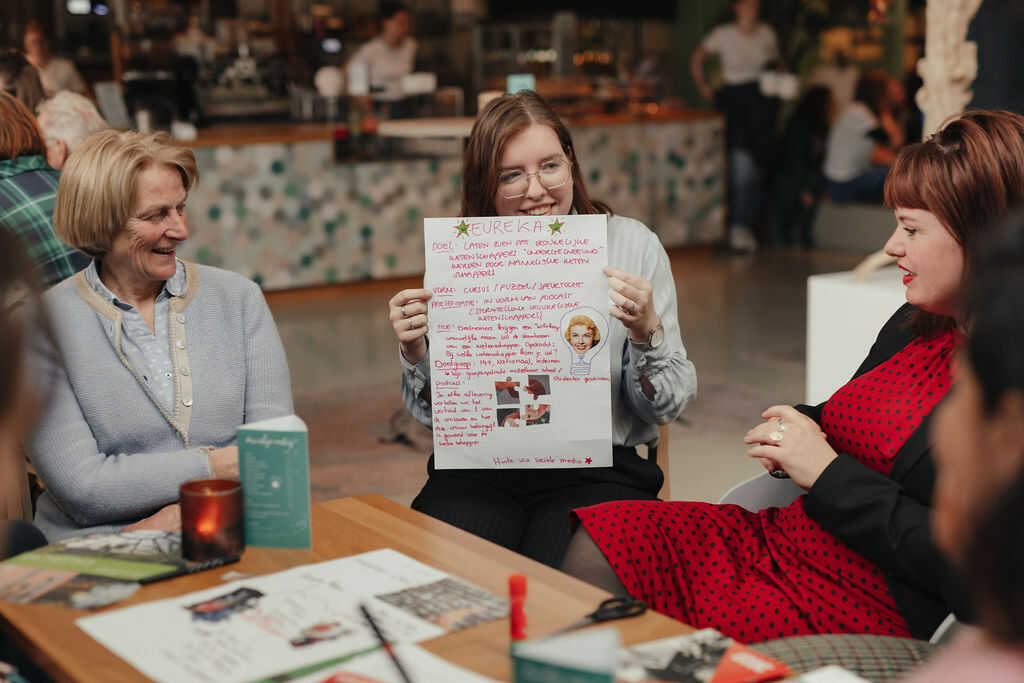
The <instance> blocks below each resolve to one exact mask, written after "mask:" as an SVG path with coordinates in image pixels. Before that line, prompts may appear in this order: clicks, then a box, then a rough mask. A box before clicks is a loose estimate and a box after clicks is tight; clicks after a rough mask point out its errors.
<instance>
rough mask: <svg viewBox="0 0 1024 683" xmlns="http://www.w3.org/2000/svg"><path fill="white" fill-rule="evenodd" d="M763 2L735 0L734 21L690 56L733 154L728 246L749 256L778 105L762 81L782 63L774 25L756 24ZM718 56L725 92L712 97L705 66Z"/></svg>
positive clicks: (693, 71) (717, 30)
mask: <svg viewBox="0 0 1024 683" xmlns="http://www.w3.org/2000/svg"><path fill="white" fill-rule="evenodd" d="M760 8H761V2H760V0H732V9H733V12H734V13H735V15H736V21H734V22H731V23H728V24H722V25H721V26H717V27H716V28H715V29H714V30H712V31H711V33H709V34H708V35H707V36H706V37H705V38H704V40H703V42H701V44H700V45H699V46H698V47H697V49H696V50H694V52H693V55H692V56H691V57H690V73H691V74H692V75H693V81H694V83H695V84H696V86H697V90H699V91H700V93H701V95H703V96H704V97H705V98H706V99H708V100H713V101H714V103H715V108H716V109H718V110H719V111H720V112H722V113H723V114H725V130H726V148H727V150H728V153H729V157H728V167H729V195H728V196H729V241H730V244H731V246H733V248H735V249H739V250H742V251H750V250H752V249H754V248H756V246H757V242H756V240H755V238H754V236H753V230H754V229H755V228H756V226H757V224H758V213H759V209H760V203H761V184H762V179H763V177H764V169H765V168H766V163H767V161H768V158H769V157H770V155H771V143H772V140H773V138H774V132H775V122H776V116H777V114H778V106H777V103H776V102H775V101H773V100H771V99H769V98H767V97H765V96H764V95H763V94H762V93H761V91H760V89H759V87H758V78H759V76H760V74H761V72H762V71H764V69H765V67H767V66H768V65H769V64H771V63H772V62H777V61H779V46H778V40H777V39H776V37H775V31H774V30H773V29H772V27H771V26H768V25H767V24H764V23H761V22H760V21H759V20H758V12H759V11H760ZM711 54H715V55H718V56H719V57H720V58H721V61H722V81H723V84H722V87H720V88H719V89H718V90H717V91H715V92H713V91H712V90H711V87H710V86H709V85H708V83H707V80H706V79H705V77H704V62H705V60H706V59H707V57H708V55H711Z"/></svg>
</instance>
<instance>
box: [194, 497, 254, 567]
mask: <svg viewBox="0 0 1024 683" xmlns="http://www.w3.org/2000/svg"><path fill="white" fill-rule="evenodd" d="M179 495H180V498H179V503H180V504H181V554H182V557H184V558H185V559H186V560H192V561H195V562H206V561H209V560H221V559H227V558H230V557H236V556H238V555H241V554H242V551H243V550H245V520H244V518H243V516H242V484H241V483H239V482H238V480H236V479H198V480H196V481H187V482H185V483H184V484H182V485H181V488H180V489H179Z"/></svg>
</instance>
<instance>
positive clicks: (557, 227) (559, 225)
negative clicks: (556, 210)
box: [548, 220, 565, 235]
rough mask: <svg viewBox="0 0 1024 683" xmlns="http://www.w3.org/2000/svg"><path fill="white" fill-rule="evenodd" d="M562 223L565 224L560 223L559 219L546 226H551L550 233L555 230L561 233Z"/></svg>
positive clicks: (553, 232)
mask: <svg viewBox="0 0 1024 683" xmlns="http://www.w3.org/2000/svg"><path fill="white" fill-rule="evenodd" d="M563 225H565V223H562V222H561V221H558V220H556V221H555V222H554V223H552V224H551V225H549V226H548V227H549V228H551V234H552V235H554V234H555V233H556V232H557V233H558V234H562V226H563Z"/></svg>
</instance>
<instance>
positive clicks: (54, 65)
mask: <svg viewBox="0 0 1024 683" xmlns="http://www.w3.org/2000/svg"><path fill="white" fill-rule="evenodd" d="M22 42H23V46H24V48H25V58H26V59H27V60H28V61H29V63H30V64H31V65H32V66H34V67H35V68H36V70H38V71H39V80H40V81H42V84H43V91H44V92H45V93H46V96H47V97H53V96H54V95H55V94H57V93H58V92H60V91H61V90H70V91H72V92H77V93H84V92H86V85H85V80H84V79H83V78H82V75H81V74H80V73H78V69H76V68H75V65H74V63H72V61H71V60H70V59H66V58H64V57H58V56H56V55H54V54H53V53H52V52H50V40H49V38H47V37H46V32H45V31H44V30H43V25H42V24H40V23H39V22H38V21H31V22H29V24H28V26H26V27H25V35H24V37H23V39H22Z"/></svg>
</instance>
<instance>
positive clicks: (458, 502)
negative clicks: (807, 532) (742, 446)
mask: <svg viewBox="0 0 1024 683" xmlns="http://www.w3.org/2000/svg"><path fill="white" fill-rule="evenodd" d="M571 213H580V214H597V213H607V214H609V215H610V214H611V213H612V212H611V209H610V208H609V207H608V206H607V205H605V204H603V203H601V202H598V201H595V200H592V199H591V198H590V196H589V195H588V194H587V189H586V186H585V185H584V183H583V173H582V171H581V170H580V166H579V159H578V158H577V156H576V152H575V150H574V148H573V144H572V138H571V137H570V136H569V131H568V129H567V128H566V127H565V124H563V123H562V121H561V120H560V119H559V118H558V116H557V115H556V114H555V113H554V112H553V111H552V110H551V108H550V107H549V106H548V104H547V103H546V102H545V101H544V100H543V99H541V97H540V96H539V95H537V94H536V93H533V92H529V91H522V92H519V93H516V94H514V95H505V96H503V97H499V98H497V99H495V100H493V101H491V102H490V103H489V104H488V105H487V106H486V107H485V108H484V109H483V111H481V112H480V114H479V116H478V117H477V120H476V123H475V124H474V126H473V131H472V133H471V134H470V138H469V143H468V144H467V146H466V153H465V163H464V184H463V188H462V211H461V214H462V215H463V216H467V217H468V216H474V217H476V216H559V215H567V214H571ZM608 262H609V264H610V265H609V266H608V267H607V268H605V274H606V275H607V276H608V287H609V292H608V296H609V298H610V299H611V301H612V302H613V304H614V305H613V306H611V308H610V311H609V312H610V314H611V316H612V317H613V318H615V319H617V320H618V321H619V322H618V323H613V324H612V326H611V328H610V330H609V340H608V343H609V344H610V348H611V349H612V353H611V360H610V363H611V392H612V415H611V419H612V442H613V444H614V451H613V465H612V467H601V468H580V469H539V470H538V469H527V470H486V469H462V470H437V469H435V468H434V457H433V456H431V457H430V460H429V461H428V463H427V474H428V479H427V483H426V484H425V485H424V487H423V490H421V491H420V493H419V495H418V496H417V497H416V499H415V500H414V501H413V503H412V507H413V508H414V509H416V510H419V511H421V512H425V513H426V514H429V515H431V516H433V517H436V518H438V519H441V520H443V521H446V522H448V523H450V524H454V525H455V526H457V527H460V528H462V529H465V530H466V531H470V532H472V533H474V534H477V535H478V536H482V537H483V538H486V539H488V540H491V541H494V542H495V543H499V544H501V545H503V546H505V547H506V548H510V549H512V550H515V551H517V552H520V553H522V554H524V555H526V556H528V557H532V558H534V559H536V560H539V561H541V562H544V563H546V564H548V565H551V566H557V565H558V564H559V563H560V562H561V560H562V555H563V554H564V552H565V548H566V545H567V544H568V542H569V513H570V511H571V510H572V509H573V508H576V507H580V506H582V505H592V504H595V503H600V502H606V501H610V500H625V499H643V500H652V499H654V498H655V497H656V496H657V492H658V490H659V489H660V488H661V485H662V482H663V481H664V474H663V473H662V471H661V469H660V468H659V467H658V466H657V464H656V463H653V462H650V461H648V460H646V459H644V458H642V457H640V455H638V454H637V452H636V446H637V445H638V444H643V443H647V442H649V441H651V440H653V439H655V438H656V437H657V435H658V430H657V425H659V424H665V423H668V422H671V421H672V420H673V419H675V417H676V416H677V415H678V414H679V413H680V411H682V409H683V407H685V406H686V404H687V403H689V402H690V401H691V400H692V399H693V397H694V395H695V394H696V390H697V378H696V373H695V371H694V368H693V363H691V362H690V361H689V360H687V358H686V350H685V349H684V348H683V342H682V339H681V338H680V336H679V323H678V320H677V318H676V289H675V282H674V280H673V278H672V271H671V268H670V266H669V261H668V256H667V255H666V254H665V250H664V248H662V246H661V242H660V241H659V240H658V237H657V235H655V234H654V233H653V232H651V231H650V230H649V229H648V228H647V227H646V226H645V225H643V224H642V223H640V222H638V221H635V220H633V219H631V218H625V217H623V216H614V215H610V217H609V219H608ZM430 297H431V292H430V290H427V289H405V290H402V291H401V292H398V293H397V294H396V295H395V296H394V297H393V298H392V299H391V301H390V302H389V305H388V308H389V314H390V319H391V324H392V326H393V327H394V330H395V335H396V336H397V337H398V341H399V347H400V361H401V364H402V396H403V398H404V400H405V404H406V406H407V407H408V408H409V410H410V412H411V413H412V414H413V416H415V417H416V419H418V420H419V421H420V422H422V423H423V424H425V425H426V426H428V427H431V426H432V420H431V405H430V400H431V393H430V351H429V345H428V335H427V332H428V330H427V302H428V301H429V299H430Z"/></svg>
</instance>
